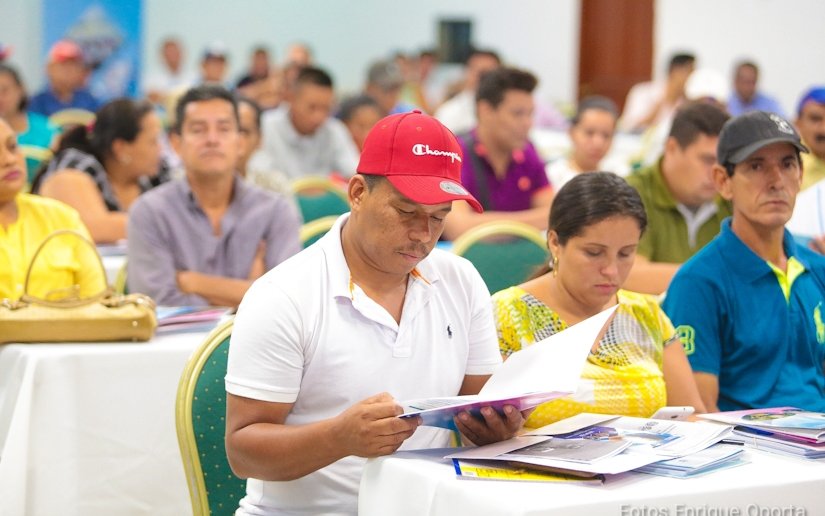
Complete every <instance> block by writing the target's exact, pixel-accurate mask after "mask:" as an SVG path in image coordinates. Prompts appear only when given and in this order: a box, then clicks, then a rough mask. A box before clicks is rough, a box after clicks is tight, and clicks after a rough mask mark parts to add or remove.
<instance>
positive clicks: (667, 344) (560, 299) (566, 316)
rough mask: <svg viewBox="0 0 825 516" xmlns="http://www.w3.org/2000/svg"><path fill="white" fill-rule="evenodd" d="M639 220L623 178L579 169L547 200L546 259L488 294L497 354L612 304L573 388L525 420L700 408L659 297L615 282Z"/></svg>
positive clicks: (637, 204) (632, 249) (628, 260)
mask: <svg viewBox="0 0 825 516" xmlns="http://www.w3.org/2000/svg"><path fill="white" fill-rule="evenodd" d="M646 226H647V215H646V214H645V210H644V206H643V205H642V200H641V198H640V197H639V194H638V193H636V190H635V189H633V188H632V187H631V186H629V185H628V184H627V183H626V182H625V181H624V179H622V178H620V177H618V176H616V175H614V174H611V173H608V172H595V173H592V174H581V175H580V176H577V177H576V178H574V179H573V180H571V181H570V182H569V183H567V184H566V185H565V186H564V187H562V189H561V190H559V192H558V193H557V194H556V198H555V200H554V201H553V206H552V208H551V210H550V224H549V226H548V227H549V229H548V233H547V245H548V248H549V250H550V253H551V256H552V260H551V262H550V264H549V265H548V266H547V267H546V268H545V270H543V271H540V272H539V273H538V274H537V275H536V276H534V278H533V279H531V280H528V281H527V282H526V283H523V284H521V285H518V286H516V287H510V288H508V289H505V290H502V291H500V292H498V293H496V294H495V295H494V296H493V305H494V310H495V315H496V323H497V327H498V337H499V345H500V347H501V353H502V355H503V356H504V358H505V359H506V358H507V356H509V355H510V354H511V353H513V352H514V351H518V350H519V349H521V348H522V347H524V346H529V345H531V344H533V343H534V342H538V341H540V340H542V339H544V338H547V337H549V336H550V335H553V334H554V333H557V332H559V331H562V330H563V329H565V328H567V327H568V326H569V325H573V324H576V323H577V322H579V321H582V320H584V319H586V318H588V317H590V316H592V315H595V314H597V313H598V312H600V311H602V310H603V309H605V308H607V307H609V306H613V305H615V304H617V303H618V304H619V309H618V310H617V311H616V316H615V317H614V318H613V320H612V322H611V323H610V326H609V327H608V330H607V332H606V334H605V336H604V338H602V340H601V342H599V343H598V344H596V345H595V346H594V347H593V349H592V350H591V353H590V355H589V357H588V360H587V363H586V364H585V367H584V371H583V373H582V377H581V381H580V383H579V387H578V390H577V391H576V393H575V394H573V395H572V396H569V397H566V398H562V399H559V400H554V401H551V402H548V403H545V404H543V405H540V406H539V407H537V408H536V410H534V411H533V413H532V414H531V416H530V418H529V419H528V420H527V424H526V426H528V427H531V428H537V427H541V426H544V425H546V424H549V423H552V422H554V421H558V420H560V419H564V418H567V417H570V416H573V415H575V414H579V413H581V412H596V413H605V414H621V415H628V416H641V417H648V416H650V415H651V414H653V412H655V411H656V410H657V409H659V408H661V407H663V406H665V405H690V406H693V407H694V408H695V409H696V411H697V412H704V411H705V407H704V405H703V404H702V400H701V398H700V397H699V392H698V390H697V388H696V384H695V382H694V380H693V375H692V372H691V369H690V365H689V364H688V361H687V357H686V356H685V352H684V350H683V349H682V345H681V343H680V341H679V337H678V335H677V334H676V333H675V331H674V328H673V324H672V323H671V322H670V320H669V319H668V318H667V316H666V315H665V313H664V312H663V311H662V310H661V308H659V304H658V302H657V300H656V299H655V298H652V297H650V296H647V295H643V294H637V293H635V292H629V291H626V290H622V289H621V286H622V284H623V283H624V281H625V279H626V278H627V275H628V272H629V271H630V268H631V267H632V265H633V259H634V257H635V254H636V246H637V245H638V243H639V239H640V238H641V236H642V232H643V231H644V230H645V227H646Z"/></svg>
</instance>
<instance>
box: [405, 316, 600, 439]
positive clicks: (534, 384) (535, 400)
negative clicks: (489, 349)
mask: <svg viewBox="0 0 825 516" xmlns="http://www.w3.org/2000/svg"><path fill="white" fill-rule="evenodd" d="M615 311H616V306H613V307H611V308H608V309H607V310H604V311H603V312H600V313H598V314H596V315H594V316H592V317H590V318H588V319H585V320H584V321H581V322H579V323H578V324H575V325H573V326H570V327H569V328H567V329H566V330H564V331H561V332H559V333H557V334H555V335H552V336H550V337H549V338H547V339H544V340H542V341H539V342H536V343H534V344H533V345H531V346H528V347H526V348H524V349H522V350H520V351H517V352H515V353H513V354H512V355H510V357H509V358H508V359H507V360H505V361H504V363H503V364H502V365H501V367H499V368H498V370H497V371H496V372H495V373H493V375H492V376H491V377H490V379H489V380H488V381H487V383H486V384H485V385H484V387H483V388H482V389H481V392H479V393H478V394H477V395H474V396H452V397H446V398H427V399H417V400H409V401H404V402H401V406H402V407H403V408H404V414H403V415H401V416H400V417H402V418H403V417H412V416H420V417H421V418H422V420H423V424H424V425H428V426H439V427H443V428H452V427H453V418H454V417H455V416H457V415H458V414H459V413H460V412H464V411H470V412H471V413H476V414H477V413H478V411H479V410H480V409H481V408H482V407H493V408H494V409H496V410H497V411H499V412H501V411H502V410H503V409H504V406H506V405H513V406H514V407H516V408H517V409H518V410H525V409H529V408H533V407H535V406H537V405H540V404H541V403H544V402H546V401H550V400H553V399H556V398H560V397H563V396H568V395H570V394H573V393H574V392H575V391H576V388H577V387H578V383H579V378H580V377H581V372H582V369H583V368H584V364H585V361H586V360H587V355H588V354H589V353H590V349H591V348H592V347H593V345H594V344H595V343H596V342H597V341H598V340H599V339H600V338H601V336H602V335H603V334H604V330H605V329H606V328H607V325H608V324H609V321H610V319H611V317H612V316H613V314H614V312H615Z"/></svg>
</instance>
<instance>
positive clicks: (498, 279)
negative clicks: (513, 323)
mask: <svg viewBox="0 0 825 516" xmlns="http://www.w3.org/2000/svg"><path fill="white" fill-rule="evenodd" d="M452 252H453V253H455V254H457V255H459V256H463V257H464V258H466V259H468V260H470V262H472V264H473V265H474V266H475V268H476V269H477V270H478V272H479V274H481V278H482V279H483V280H484V283H486V284H487V289H488V290H489V291H490V293H496V292H498V291H499V290H502V289H505V288H507V287H512V286H513V285H518V284H519V283H523V282H524V281H525V280H526V279H528V278H529V277H530V276H531V275H532V274H533V272H534V271H535V270H536V269H537V268H538V267H539V266H540V265H542V264H545V263H547V260H548V252H547V244H546V242H545V240H544V237H543V236H542V234H541V232H540V231H539V230H537V229H536V228H534V227H532V226H528V225H527V224H522V223H520V222H512V221H498V222H488V223H486V224H481V225H479V226H476V227H474V228H472V229H470V230H469V231H467V232H466V233H464V234H463V235H461V236H460V237H458V238H457V239H455V241H454V242H453V248H452Z"/></svg>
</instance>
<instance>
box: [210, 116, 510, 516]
mask: <svg viewBox="0 0 825 516" xmlns="http://www.w3.org/2000/svg"><path fill="white" fill-rule="evenodd" d="M415 145H422V146H425V147H429V148H430V149H439V150H442V151H444V152H443V153H440V154H419V153H416V152H414V151H413V147H414V146H415ZM459 152H460V150H459V147H458V143H457V142H456V140H455V137H454V136H453V135H452V133H450V132H449V131H448V130H447V129H446V128H445V127H444V126H442V125H441V124H440V123H438V121H437V120H435V119H433V118H431V117H429V116H427V115H423V114H420V113H404V114H398V115H391V116H389V117H387V118H384V119H383V120H381V121H380V122H379V123H378V124H376V126H375V127H374V128H373V130H372V132H370V134H369V135H368V136H367V140H366V143H365V145H364V151H363V153H362V154H361V161H360V163H359V165H358V172H359V173H358V174H357V175H355V176H354V177H353V178H351V179H350V181H349V186H348V194H349V200H350V203H351V205H352V211H351V213H349V214H346V215H342V216H341V217H340V218H339V219H338V222H336V224H335V225H334V226H333V227H332V229H330V231H329V232H328V233H327V234H326V235H325V236H324V237H322V238H321V240H319V241H318V243H317V244H316V245H313V246H311V247H309V248H307V249H305V250H304V251H302V252H301V253H300V254H298V255H296V256H295V257H293V258H292V259H290V260H287V261H286V262H284V263H283V264H281V265H280V266H278V267H276V268H275V269H273V270H272V271H270V272H269V273H267V274H266V275H265V276H263V277H262V278H260V279H259V280H258V281H256V282H255V284H254V285H253V286H252V288H251V289H250V290H249V292H248V293H247V294H246V296H245V297H244V300H243V303H241V306H240V308H239V310H238V315H237V318H236V319H235V326H234V329H233V331H232V347H231V348H230V351H229V363H228V369H227V375H226V391H227V400H226V401H227V412H226V414H227V417H226V450H227V455H228V457H229V463H230V464H231V466H232V468H233V470H234V471H235V473H236V474H237V475H238V476H240V477H241V478H248V480H247V496H246V497H245V498H244V499H243V500H241V503H240V509H239V510H238V512H237V513H236V514H239V515H247V514H282V513H289V514H355V513H356V512H357V509H358V483H359V480H360V478H361V470H362V468H363V465H364V463H365V462H366V458H368V457H377V456H381V455H388V454H390V453H392V452H394V451H395V450H396V449H398V448H399V446H402V445H403V447H404V448H407V449H416V448H436V447H443V446H447V445H448V443H449V440H450V432H449V431H447V430H445V429H441V428H435V427H419V425H420V422H421V421H420V420H419V419H418V418H411V419H400V418H398V417H396V416H398V415H399V414H402V413H403V409H402V408H401V406H400V405H399V403H398V401H396V400H408V399H414V398H421V397H429V396H454V395H456V394H473V393H478V391H479V390H480V389H481V387H482V386H483V385H484V383H485V382H486V381H487V379H488V378H489V376H490V374H491V373H492V372H493V371H494V370H495V369H496V367H497V366H498V365H499V364H500V363H501V356H500V355H499V352H498V349H497V346H496V335H495V326H494V322H493V317H492V310H491V308H490V296H489V294H488V293H487V289H486V287H485V285H484V282H483V281H482V279H481V277H480V276H479V274H478V272H477V271H476V270H475V269H474V268H473V267H472V266H471V265H470V263H469V262H467V261H466V260H462V259H460V258H458V257H456V256H455V255H451V254H450V253H447V252H445V251H442V250H438V249H434V247H435V244H436V242H437V241H438V237H439V235H440V233H441V230H442V228H443V224H444V220H445V218H447V217H448V213H449V212H450V208H451V205H453V207H454V205H455V204H458V203H457V202H453V201H462V200H464V201H467V202H469V203H471V204H472V205H473V206H474V208H475V209H481V207H480V206H479V205H478V202H477V201H476V200H475V199H473V198H472V196H471V195H469V194H468V193H467V191H466V190H465V189H464V188H463V187H462V186H461V184H460V183H459V179H460V162H459V161H458V160H454V159H453V156H454V155H457V154H458V153H459ZM273 307H277V309H273ZM503 412H504V415H503V416H502V415H499V413H498V412H496V411H495V410H493V409H492V408H490V407H484V408H482V409H481V414H482V416H481V417H479V418H476V417H475V416H472V415H471V414H469V413H467V412H464V413H461V414H460V415H459V416H458V417H457V418H455V419H454V422H455V425H456V428H457V429H458V430H459V431H460V432H461V433H462V434H463V435H464V437H465V438H466V439H468V440H469V441H472V442H473V443H475V444H478V445H481V444H487V443H490V442H494V441H498V440H502V439H507V438H510V437H512V436H513V435H515V433H516V432H517V431H518V430H519V429H520V427H521V424H522V422H523V419H522V416H521V414H520V413H519V412H518V410H516V409H515V407H512V406H509V405H508V406H506V407H504V410H503Z"/></svg>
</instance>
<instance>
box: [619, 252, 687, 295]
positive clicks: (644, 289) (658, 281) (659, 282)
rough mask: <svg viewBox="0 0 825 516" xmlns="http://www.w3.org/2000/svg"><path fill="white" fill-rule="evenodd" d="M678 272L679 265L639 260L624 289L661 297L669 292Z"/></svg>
mask: <svg viewBox="0 0 825 516" xmlns="http://www.w3.org/2000/svg"><path fill="white" fill-rule="evenodd" d="M678 270H679V264H678V263H664V262H649V261H640V260H638V259H637V261H636V263H635V264H634V265H633V268H632V269H631V270H630V274H628V276H627V279H626V280H625V282H624V285H623V286H622V287H623V288H625V289H627V290H632V291H634V292H641V293H643V294H653V295H659V294H661V293H662V292H664V291H666V290H667V287H668V286H669V285H670V282H671V280H673V276H675V275H676V271H678Z"/></svg>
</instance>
